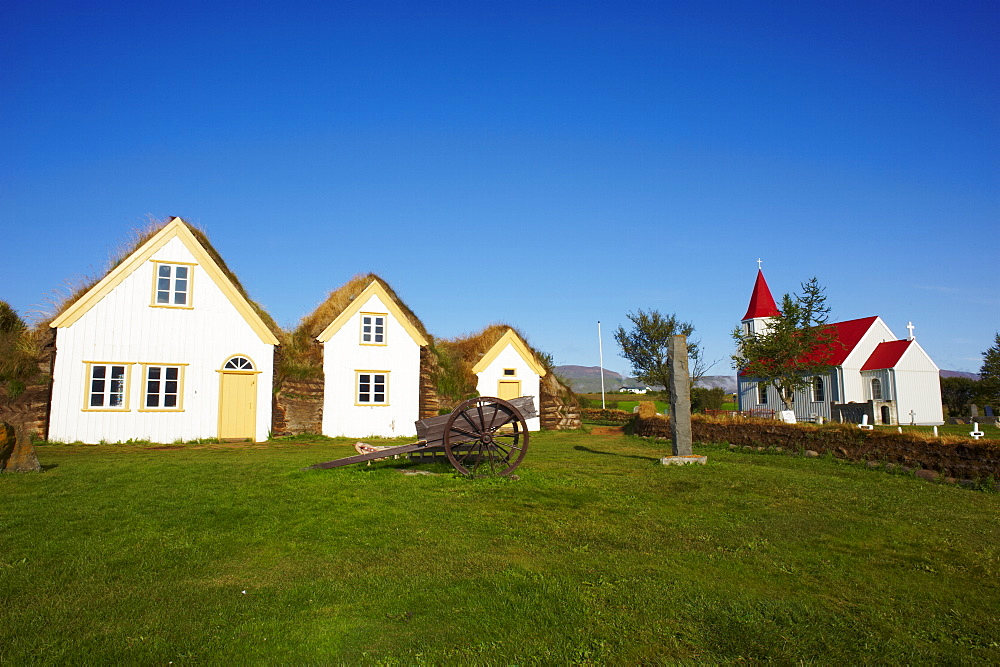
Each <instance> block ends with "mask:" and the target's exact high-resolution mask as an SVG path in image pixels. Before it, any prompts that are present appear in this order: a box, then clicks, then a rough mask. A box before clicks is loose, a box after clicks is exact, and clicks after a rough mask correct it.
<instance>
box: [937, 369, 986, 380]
mask: <svg viewBox="0 0 1000 667" xmlns="http://www.w3.org/2000/svg"><path fill="white" fill-rule="evenodd" d="M941 377H943V378H969V379H970V380H978V379H979V375H978V374H977V373H966V372H965V371H941Z"/></svg>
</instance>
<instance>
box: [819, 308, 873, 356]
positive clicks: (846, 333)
mask: <svg viewBox="0 0 1000 667" xmlns="http://www.w3.org/2000/svg"><path fill="white" fill-rule="evenodd" d="M877 319H878V317H876V316H874V315H873V316H871V317H862V318H861V319H859V320H847V321H846V322H834V323H833V324H831V325H830V326H831V327H833V329H834V332H835V333H834V338H833V342H832V343H831V344H830V346H831V350H832V352H833V354H831V355H830V359H829V363H830V364H831V365H833V366H840V365H841V364H842V363H844V360H845V359H847V355H849V354H850V353H851V350H853V349H854V348H855V346H856V345H857V344H858V343H860V342H861V339H862V338H864V335H865V334H866V333H867V332H868V330H869V329H871V328H872V324H874V323H875V320H877ZM883 344H884V343H883Z"/></svg>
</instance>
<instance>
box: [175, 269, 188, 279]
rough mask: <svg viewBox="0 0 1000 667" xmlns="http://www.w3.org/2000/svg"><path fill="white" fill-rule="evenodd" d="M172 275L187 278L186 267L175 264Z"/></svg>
mask: <svg viewBox="0 0 1000 667" xmlns="http://www.w3.org/2000/svg"><path fill="white" fill-rule="evenodd" d="M174 276H175V277H177V278H182V279H187V277H188V267H186V266H177V267H174Z"/></svg>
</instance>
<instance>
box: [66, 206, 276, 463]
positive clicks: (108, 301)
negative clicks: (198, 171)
mask: <svg viewBox="0 0 1000 667" xmlns="http://www.w3.org/2000/svg"><path fill="white" fill-rule="evenodd" d="M49 326H51V327H52V328H53V329H55V360H54V362H53V367H52V370H53V372H52V398H51V404H50V410H49V428H48V438H49V439H50V440H53V441H64V442H73V441H81V442H85V443H98V442H102V441H105V442H124V441H127V440H150V441H153V442H163V443H169V442H175V441H178V440H181V441H183V440H196V439H200V438H231V439H249V440H264V439H266V438H267V436H268V432H269V430H270V428H271V386H272V373H273V363H274V349H275V346H276V345H277V344H278V338H277V336H276V327H274V325H273V322H272V321H271V319H270V317H268V316H267V315H266V313H264V312H263V311H261V310H260V309H259V308H258V307H257V306H256V304H254V303H252V302H251V301H250V300H249V299H248V298H247V297H246V295H245V293H244V292H243V289H242V287H241V286H240V284H239V282H238V281H237V280H236V278H235V276H233V275H232V274H231V273H230V272H229V271H228V269H227V268H226V267H225V264H224V263H222V260H221V259H220V258H219V256H218V254H217V253H216V252H215V250H214V249H213V248H212V247H211V246H210V245H209V244H208V241H207V239H206V238H205V237H204V235H202V234H201V233H200V232H198V231H197V230H194V229H192V228H191V227H189V226H188V225H187V223H185V222H184V221H183V220H181V219H180V218H173V219H171V220H170V221H169V222H168V223H167V224H166V225H165V226H163V227H162V228H160V229H159V230H158V231H156V232H155V233H152V234H151V235H149V236H148V237H147V238H145V239H142V240H140V241H139V242H138V243H137V244H136V247H135V248H134V249H133V250H132V251H131V253H129V254H128V255H127V256H126V257H125V258H124V259H123V260H122V261H121V262H120V263H118V265H117V266H115V267H114V268H112V269H111V270H110V271H109V272H108V273H107V274H106V275H105V276H104V277H103V278H101V279H100V280H99V281H97V282H96V284H94V285H93V286H92V287H90V288H89V289H88V290H86V291H85V292H84V293H83V294H81V295H80V296H79V297H78V298H76V299H73V300H71V301H70V302H69V303H67V305H66V307H65V308H64V309H63V310H62V312H61V313H59V314H58V315H57V316H56V317H55V319H53V320H52V322H51V323H50V325H49Z"/></svg>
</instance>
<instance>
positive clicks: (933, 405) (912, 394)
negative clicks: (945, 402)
mask: <svg viewBox="0 0 1000 667" xmlns="http://www.w3.org/2000/svg"><path fill="white" fill-rule="evenodd" d="M893 375H894V376H895V382H894V384H895V395H896V396H898V397H899V400H898V402H897V405H896V410H897V414H898V418H899V423H900V424H909V423H910V410H913V411H914V412H915V413H916V416H915V420H916V423H917V424H928V425H929V424H943V423H944V411H943V409H942V407H941V376H940V373H939V369H938V367H937V364H935V363H934V362H933V361H932V360H931V358H930V357H929V356H928V355H927V353H926V352H924V350H923V348H921V347H920V346H919V345H917V344H916V343H914V344H912V345H910V346H909V347H908V348H907V349H906V352H904V353H903V356H902V357H900V359H899V363H897V364H896V368H895V371H894V373H893Z"/></svg>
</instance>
